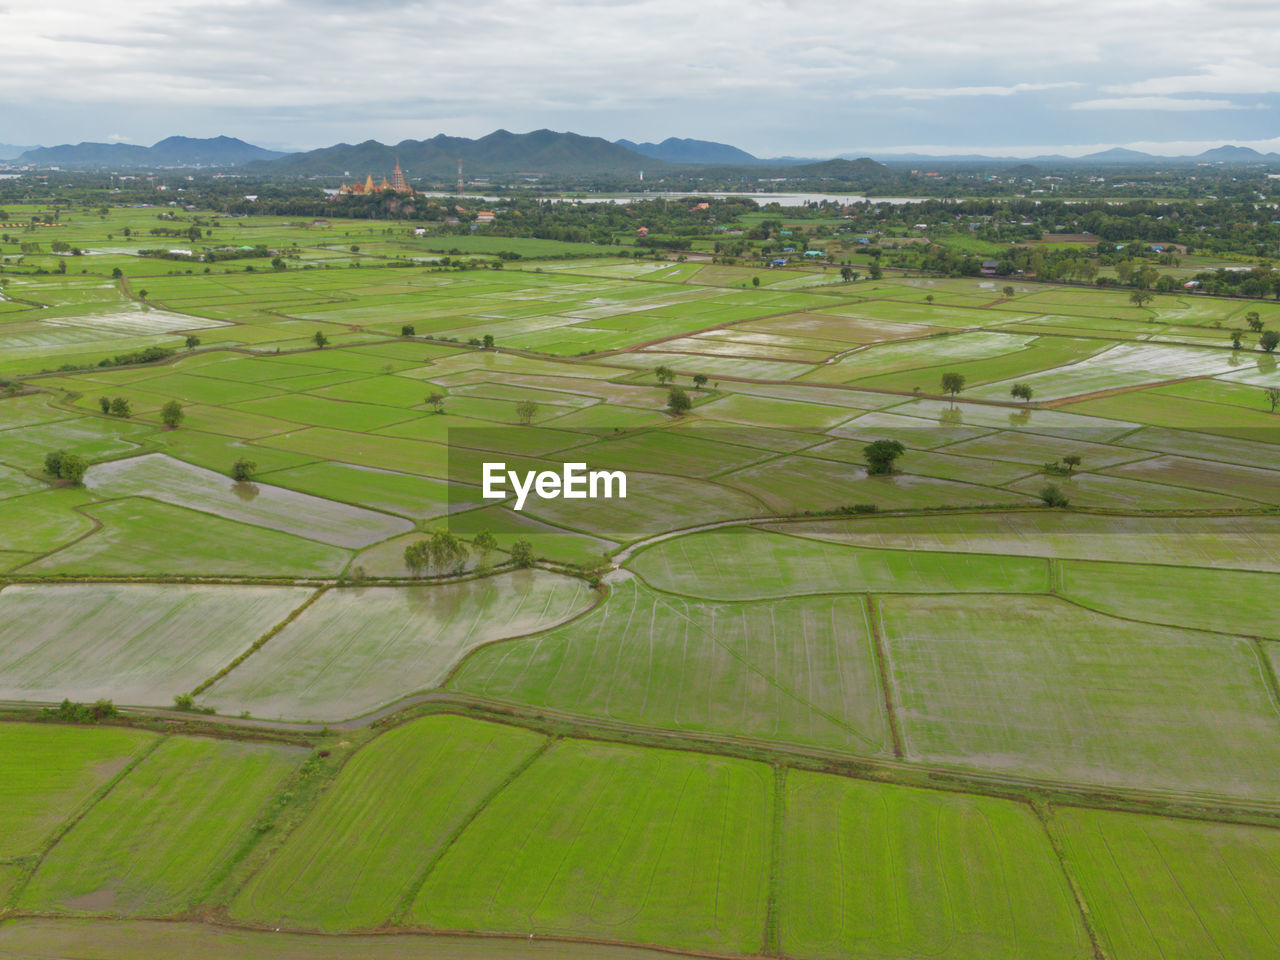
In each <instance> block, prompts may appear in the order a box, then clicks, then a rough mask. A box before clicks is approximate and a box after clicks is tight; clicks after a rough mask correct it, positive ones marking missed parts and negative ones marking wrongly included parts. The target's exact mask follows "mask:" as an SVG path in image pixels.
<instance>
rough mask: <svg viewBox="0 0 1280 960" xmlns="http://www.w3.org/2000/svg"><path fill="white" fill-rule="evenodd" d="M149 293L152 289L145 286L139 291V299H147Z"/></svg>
mask: <svg viewBox="0 0 1280 960" xmlns="http://www.w3.org/2000/svg"><path fill="white" fill-rule="evenodd" d="M148 293H150V291H149V290H148V289H147V288H146V287H143V288H142V289H141V290H139V291H138V299H139V300H145V299H147V294H148Z"/></svg>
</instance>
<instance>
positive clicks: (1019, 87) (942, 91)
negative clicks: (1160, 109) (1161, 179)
mask: <svg viewBox="0 0 1280 960" xmlns="http://www.w3.org/2000/svg"><path fill="white" fill-rule="evenodd" d="M1083 86H1084V84H1083V83H1081V82H1080V81H1079V80H1062V81H1058V82H1056V83H1014V84H1010V85H1008V86H987V87H889V88H888V89H884V90H871V91H868V92H867V94H866V95H867V96H876V97H902V98H904V99H906V100H935V99H937V98H939V97H1011V96H1013V95H1014V94H1016V93H1032V92H1039V91H1042V90H1063V89H1067V88H1070V87H1083Z"/></svg>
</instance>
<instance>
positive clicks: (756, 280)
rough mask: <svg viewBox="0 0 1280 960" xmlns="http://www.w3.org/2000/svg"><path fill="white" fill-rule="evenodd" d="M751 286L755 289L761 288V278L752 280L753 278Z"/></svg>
mask: <svg viewBox="0 0 1280 960" xmlns="http://www.w3.org/2000/svg"><path fill="white" fill-rule="evenodd" d="M751 285H752V286H753V287H758V286H760V278H759V277H752V278H751Z"/></svg>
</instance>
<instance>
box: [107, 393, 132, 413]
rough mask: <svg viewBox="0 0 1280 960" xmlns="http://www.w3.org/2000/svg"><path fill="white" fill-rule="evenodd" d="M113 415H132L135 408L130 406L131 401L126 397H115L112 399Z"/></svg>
mask: <svg viewBox="0 0 1280 960" xmlns="http://www.w3.org/2000/svg"><path fill="white" fill-rule="evenodd" d="M111 415H112V416H113V417H131V416H133V410H132V409H131V408H130V407H129V401H128V400H126V399H125V398H124V397H115V398H113V399H112V401H111Z"/></svg>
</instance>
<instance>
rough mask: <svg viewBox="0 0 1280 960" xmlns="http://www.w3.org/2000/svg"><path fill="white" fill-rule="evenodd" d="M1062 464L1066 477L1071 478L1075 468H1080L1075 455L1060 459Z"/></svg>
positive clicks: (1078, 458) (1078, 457) (1077, 457)
mask: <svg viewBox="0 0 1280 960" xmlns="http://www.w3.org/2000/svg"><path fill="white" fill-rule="evenodd" d="M1062 462H1063V463H1064V464H1065V465H1066V467H1067V476H1068V477H1069V476H1071V474H1072V472H1073V471H1074V470H1075V468H1076V467H1078V466H1080V456H1079V455H1078V454H1075V453H1069V454H1067V455H1066V456H1065V457H1063V458H1062Z"/></svg>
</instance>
